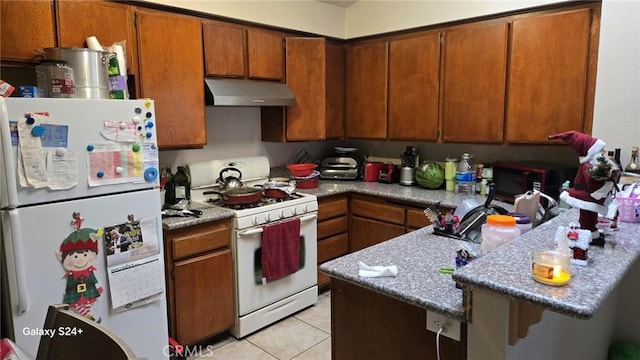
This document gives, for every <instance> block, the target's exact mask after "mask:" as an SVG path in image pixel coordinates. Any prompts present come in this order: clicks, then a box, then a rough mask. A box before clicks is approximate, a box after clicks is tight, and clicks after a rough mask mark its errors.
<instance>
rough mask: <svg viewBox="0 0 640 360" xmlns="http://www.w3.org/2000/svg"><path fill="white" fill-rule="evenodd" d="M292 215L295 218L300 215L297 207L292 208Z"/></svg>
mask: <svg viewBox="0 0 640 360" xmlns="http://www.w3.org/2000/svg"><path fill="white" fill-rule="evenodd" d="M291 214H292V215H293V216H296V215H298V209H296V208H295V207H293V208H291Z"/></svg>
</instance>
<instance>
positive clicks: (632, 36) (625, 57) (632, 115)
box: [592, 0, 640, 166]
mask: <svg viewBox="0 0 640 360" xmlns="http://www.w3.org/2000/svg"><path fill="white" fill-rule="evenodd" d="M638 29H640V2H638V1H635V0H604V1H603V2H602V17H601V25H600V48H599V51H598V73H597V76H596V101H595V107H594V121H593V130H592V133H593V135H594V136H596V137H598V138H601V139H603V140H604V141H605V142H607V144H609V145H611V146H613V147H619V148H621V149H622V155H623V156H622V161H621V162H622V165H623V166H625V165H626V164H627V163H628V162H629V160H630V158H631V156H630V153H631V147H632V146H640V66H639V65H638V64H640V30H638Z"/></svg>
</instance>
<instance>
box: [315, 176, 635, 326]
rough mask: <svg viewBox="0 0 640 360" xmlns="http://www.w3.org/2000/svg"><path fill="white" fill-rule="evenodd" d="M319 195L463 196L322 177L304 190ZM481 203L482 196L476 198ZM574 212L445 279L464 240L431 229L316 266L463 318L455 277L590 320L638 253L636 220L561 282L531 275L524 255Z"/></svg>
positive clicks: (550, 243)
mask: <svg viewBox="0 0 640 360" xmlns="http://www.w3.org/2000/svg"><path fill="white" fill-rule="evenodd" d="M304 191H305V192H308V193H313V194H315V195H317V196H319V197H322V196H328V195H332V194H339V193H344V192H355V193H361V194H369V195H375V196H383V197H387V198H391V199H398V200H405V201H412V202H419V203H422V202H425V203H430V202H434V201H441V204H442V205H444V206H451V207H455V206H456V205H457V204H458V203H459V202H460V201H462V200H464V199H465V198H468V196H460V195H455V194H452V193H447V192H445V191H442V190H425V189H421V188H419V187H406V186H402V185H397V184H393V185H387V184H378V183H363V182H322V181H321V183H320V186H319V187H318V188H317V189H309V190H304ZM476 198H477V200H478V201H479V202H483V201H484V199H485V197H484V196H476ZM577 219H578V210H576V209H571V210H568V211H565V212H563V213H561V214H560V215H559V216H557V217H555V218H553V219H551V220H550V221H548V222H547V223H545V224H542V225H540V226H538V227H536V228H534V229H533V230H531V231H529V232H527V233H525V234H523V235H521V236H520V237H519V238H518V239H517V240H516V241H514V242H512V243H510V244H507V245H504V246H502V247H500V248H498V249H496V250H494V251H493V252H491V253H489V254H487V255H485V256H482V257H480V258H479V259H477V260H475V261H473V262H472V263H470V264H469V265H467V266H464V267H463V268H461V269H458V270H456V271H455V272H454V273H453V275H452V277H451V278H448V277H445V276H436V275H439V274H438V273H437V269H438V267H440V266H453V265H452V264H453V262H454V260H453V257H454V256H455V251H456V250H458V249H459V248H461V244H463V243H464V242H462V241H458V240H454V239H449V238H445V237H441V236H437V235H433V234H430V233H429V232H428V231H427V230H426V229H420V230H417V231H414V232H411V233H408V234H405V235H402V236H399V237H397V238H394V239H392V240H389V241H385V242H384V243H381V244H378V245H374V246H372V247H369V248H366V249H363V250H360V251H358V252H354V253H351V254H349V255H346V256H343V257H341V258H338V259H334V260H332V261H329V262H326V263H324V264H322V265H321V266H320V270H322V271H323V272H326V273H327V274H329V275H331V276H334V277H336V278H339V279H341V280H345V281H348V282H351V283H354V284H357V285H360V286H362V287H365V288H368V289H370V290H373V291H376V292H379V293H382V294H385V295H388V296H391V297H394V298H397V299H400V300H404V301H407V302H409V303H412V304H415V305H417V306H420V307H423V308H426V309H429V310H433V311H437V312H441V313H444V314H447V315H449V316H452V317H454V318H458V319H461V318H464V316H465V315H464V309H463V304H462V293H461V291H460V290H458V289H456V288H455V285H454V284H455V282H454V281H458V282H460V283H462V284H465V286H466V287H465V289H466V288H467V287H468V288H470V289H473V288H481V289H484V290H488V291H491V292H494V293H498V294H501V295H505V296H510V297H513V298H516V299H519V300H523V301H528V302H531V303H534V304H537V305H540V306H543V307H545V308H548V309H550V310H552V311H556V312H560V313H564V314H566V315H569V316H574V317H576V318H582V319H588V318H591V317H592V316H593V315H594V314H595V313H596V311H597V310H598V308H599V307H600V306H601V305H602V303H603V302H604V301H605V299H606V298H607V296H608V295H609V294H610V292H611V291H612V290H613V289H614V287H615V286H616V285H617V284H618V283H619V282H620V281H621V280H622V278H623V277H624V275H625V274H626V273H627V271H628V270H629V269H630V268H631V267H632V265H633V263H634V262H635V261H637V259H638V255H640V241H638V236H637V233H638V231H640V224H632V223H624V222H619V223H618V224H619V225H618V230H617V231H615V232H613V233H612V235H610V236H609V237H608V238H607V243H606V246H605V247H604V248H600V247H594V246H592V247H591V248H590V250H589V258H590V263H589V265H587V266H584V267H581V266H578V265H574V266H573V272H572V277H571V280H570V281H569V283H568V284H566V285H565V286H562V287H554V286H549V285H544V284H540V283H538V282H536V281H534V280H533V278H532V277H531V253H532V252H533V251H534V250H547V249H548V250H551V249H554V247H555V245H554V239H555V233H556V231H557V228H558V226H566V225H568V224H569V223H570V222H576V221H577ZM358 261H362V262H364V263H366V264H367V265H372V266H373V265H383V266H384V265H397V266H398V267H399V274H398V276H397V277H396V278H361V277H359V276H358V265H357V263H358Z"/></svg>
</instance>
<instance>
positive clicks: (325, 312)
mask: <svg viewBox="0 0 640 360" xmlns="http://www.w3.org/2000/svg"><path fill="white" fill-rule="evenodd" d="M206 349H207V351H206V352H203V353H201V354H200V356H198V357H190V360H208V359H220V360H247V359H251V360H274V359H279V360H285V359H286V360H324V359H326V360H330V359H331V294H330V292H329V291H327V292H324V293H321V294H320V295H318V301H317V302H316V304H315V305H313V306H311V307H309V308H307V309H304V310H302V311H300V312H298V313H296V314H293V315H291V316H289V317H287V318H285V319H283V320H280V321H279V322H277V323H274V324H271V325H270V326H268V327H266V328H264V329H262V330H259V331H257V332H255V333H253V334H251V335H249V336H247V337H245V338H244V339H241V340H237V339H235V338H234V337H232V336H231V335H229V336H227V337H224V338H223V339H218V340H216V341H215V342H214V343H212V344H211V345H210V346H207V347H206Z"/></svg>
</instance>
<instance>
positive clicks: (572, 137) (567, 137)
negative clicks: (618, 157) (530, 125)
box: [549, 130, 606, 164]
mask: <svg viewBox="0 0 640 360" xmlns="http://www.w3.org/2000/svg"><path fill="white" fill-rule="evenodd" d="M549 139H560V140H562V141H564V142H566V143H567V144H568V145H569V146H571V147H572V148H573V149H574V150H575V151H576V152H577V153H578V160H579V161H580V164H584V163H586V162H587V161H589V160H591V159H592V158H593V157H594V156H595V155H597V154H599V153H600V152H601V151H602V149H604V147H605V145H606V144H605V142H604V141H602V140H600V139H596V138H594V137H592V136H590V135H587V134H583V133H581V132H578V131H575V130H571V131H565V132H563V133H560V134H555V135H549Z"/></svg>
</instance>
